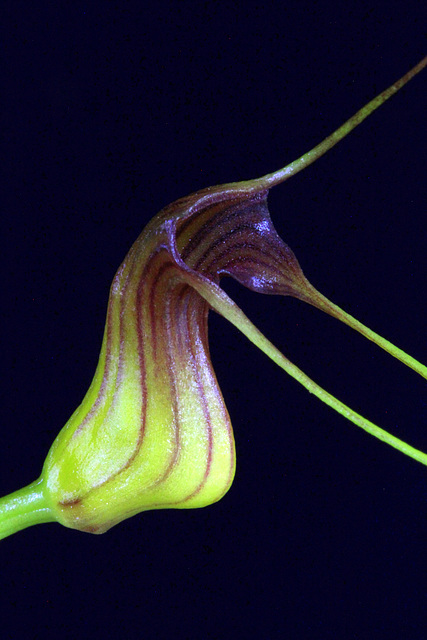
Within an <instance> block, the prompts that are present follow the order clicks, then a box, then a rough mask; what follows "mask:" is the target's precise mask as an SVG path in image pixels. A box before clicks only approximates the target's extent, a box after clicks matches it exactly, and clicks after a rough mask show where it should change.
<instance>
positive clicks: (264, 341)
mask: <svg viewBox="0 0 427 640" xmlns="http://www.w3.org/2000/svg"><path fill="white" fill-rule="evenodd" d="M192 284H193V286H194V287H195V288H196V289H197V290H198V291H199V293H200V294H201V295H202V296H203V297H204V298H205V300H206V301H207V302H208V303H209V304H210V305H211V307H212V308H213V309H215V311H217V312H218V313H220V314H221V315H222V316H223V317H224V318H226V319H227V320H229V322H231V323H232V324H233V325H234V326H235V327H237V329H239V331H241V332H242V333H243V334H244V335H245V336H246V337H247V338H249V340H250V341H251V342H253V343H254V344H255V345H256V346H257V347H258V348H259V349H261V351H263V352H264V353H265V354H266V355H267V356H268V357H269V358H271V360H273V361H274V362H275V363H276V364H277V365H279V367H281V368H282V369H284V371H286V372H287V373H288V374H289V375H291V376H292V377H293V378H295V380H297V381H298V382H299V383H300V384H302V385H303V386H304V387H305V388H306V389H307V390H308V391H309V392H310V393H312V394H314V395H315V396H317V397H318V398H319V400H322V402H325V403H326V404H327V405H329V406H330V407H331V408H332V409H335V411H337V412H338V413H340V414H341V415H342V416H344V417H345V418H347V420H350V421H351V422H353V423H354V424H355V425H357V426H358V427H361V428H362V429H364V430H365V431H367V432H368V433H370V434H371V435H373V436H375V437H376V438H379V439H380V440H382V441H383V442H386V443H387V444H389V445H390V446H391V447H394V448H395V449H398V450H399V451H401V452H402V453H404V454H405V455H407V456H410V457H411V458H414V460H417V461H418V462H421V463H422V464H424V465H426V466H427V454H425V453H423V452H422V451H419V450H418V449H415V448H414V447H411V445H409V444H407V443H406V442H404V441H403V440H400V439H399V438H396V437H395V436H393V435H391V434H390V433H388V432H387V431H385V430H384V429H381V427H378V426H377V425H376V424H374V423H373V422H371V421H370V420H368V419H367V418H364V417H363V416H361V415H360V414H358V413H357V412H356V411H353V409H351V408H350V407H348V406H347V405H345V404H344V403H343V402H341V401H340V400H338V399H337V398H335V396H333V395H331V394H330V393H328V391H325V389H323V388H322V387H320V386H319V385H318V384H317V383H316V382H314V380H312V379H311V378H310V377H309V376H307V375H306V374H305V373H304V372H303V371H301V369H299V368H298V367H297V366H296V365H294V364H293V363H292V362H290V360H288V359H287V358H286V357H285V356H284V355H283V354H282V353H281V352H280V351H279V350H278V349H277V348H276V347H275V346H274V345H273V344H272V343H271V342H270V340H268V338H266V337H265V336H264V334H263V333H261V331H260V330H259V329H258V328H257V327H256V326H255V325H254V324H253V323H252V322H251V321H250V320H249V318H248V317H247V316H246V315H245V314H244V313H243V311H242V310H241V309H240V308H239V307H238V306H237V305H236V304H235V302H233V300H232V299H231V298H229V297H228V295H227V294H226V293H225V292H224V291H223V290H222V289H220V287H217V286H216V285H214V284H213V283H210V282H209V283H208V282H207V281H204V280H203V279H202V278H200V279H199V281H198V283H197V284H196V283H195V281H194V279H193V281H192ZM328 302H329V301H328ZM350 318H351V316H350ZM355 322H357V321H355ZM360 326H361V327H363V325H360ZM363 329H364V330H365V329H366V330H367V331H370V330H369V329H367V328H366V327H363ZM358 330H359V329H358ZM370 333H371V334H373V335H375V336H377V334H374V332H370ZM378 338H380V336H378ZM370 339H373V338H372V336H371V337H370ZM381 341H383V342H384V343H387V345H390V347H391V348H390V349H386V351H389V352H390V353H391V354H392V355H395V353H393V350H397V351H398V352H399V353H400V354H403V355H404V356H406V354H404V352H403V351H401V350H400V349H397V347H394V345H392V344H391V343H389V342H388V341H386V340H384V339H383V338H381ZM380 346H383V348H385V347H386V345H385V344H383V345H380ZM406 358H409V359H410V360H412V359H411V358H410V356H406ZM399 359H401V360H402V361H403V362H405V360H404V359H403V357H401V358H399ZM414 362H416V361H414ZM405 364H407V362H405ZM417 364H419V363H417ZM408 366H411V365H410V364H409V365H408ZM420 366H421V367H422V366H423V365H420ZM421 375H423V374H422V373H421Z"/></svg>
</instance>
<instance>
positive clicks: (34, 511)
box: [0, 478, 55, 540]
mask: <svg viewBox="0 0 427 640" xmlns="http://www.w3.org/2000/svg"><path fill="white" fill-rule="evenodd" d="M43 489H44V480H43V479H42V478H39V479H38V480H36V481H35V482H32V483H31V484H29V485H28V486H26V487H24V488H23V489H19V490H18V491H15V492H14V493H11V494H9V495H8V496H5V497H4V498H1V499H0V540H2V539H3V538H6V537H7V536H10V535H12V534H13V533H16V532H17V531H21V530H22V529H26V528H27V527H31V526H32V525H34V524H41V523H43V522H54V520H55V518H54V517H53V516H52V512H51V510H50V509H49V507H48V505H47V502H46V498H45V496H44V491H43Z"/></svg>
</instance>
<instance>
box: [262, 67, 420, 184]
mask: <svg viewBox="0 0 427 640" xmlns="http://www.w3.org/2000/svg"><path fill="white" fill-rule="evenodd" d="M426 66H427V56H426V57H425V58H423V59H422V60H420V62H419V63H418V64H417V65H415V67H412V69H410V70H409V71H408V72H407V73H405V75H404V76H402V77H401V78H399V80H397V81H396V82H395V83H394V84H392V85H391V86H390V87H388V88H387V89H385V90H384V91H382V92H381V93H380V94H379V95H378V96H376V98H374V99H373V100H371V101H370V102H368V104H366V105H365V106H364V107H362V108H361V109H359V111H357V113H355V114H354V115H353V116H352V117H351V118H349V119H348V120H346V122H344V124H342V125H341V126H340V127H339V128H338V129H337V130H336V131H334V132H333V133H331V135H329V136H328V137H327V138H325V139H324V140H322V142H320V143H319V144H318V145H316V146H315V147H314V148H313V149H311V150H310V151H307V153H304V155H302V156H300V157H299V158H297V160H294V161H293V162H291V163H290V164H288V165H286V167H283V168H282V169H279V170H278V171H274V172H273V173H268V174H267V175H265V176H263V177H262V178H258V179H257V181H256V182H259V183H262V184H265V187H266V188H268V189H270V188H271V187H273V186H275V185H276V184H280V183H281V182H284V181H285V180H288V178H290V177H291V176H294V175H295V174H296V173H299V171H302V170H303V169H305V168H306V167H308V166H309V165H310V164H312V163H313V162H315V161H316V160H317V159H318V158H320V157H321V156H323V154H325V153H326V152H327V151H329V149H332V147H334V146H335V145H336V144H337V143H338V142H340V140H342V139H343V138H345V137H346V136H347V135H348V134H349V133H350V132H351V131H353V129H355V128H356V127H357V126H358V125H359V124H360V123H361V122H363V121H364V120H365V119H366V118H367V117H368V116H370V115H371V113H373V112H374V111H375V110H376V109H378V107H380V106H381V105H382V104H384V102H385V101H386V100H388V99H389V98H391V96H393V95H394V94H395V93H397V92H398V91H399V89H401V88H402V87H403V86H404V85H405V84H406V83H407V82H409V80H411V78H413V77H414V76H415V75H417V73H419V72H420V71H422V69H424V67H426Z"/></svg>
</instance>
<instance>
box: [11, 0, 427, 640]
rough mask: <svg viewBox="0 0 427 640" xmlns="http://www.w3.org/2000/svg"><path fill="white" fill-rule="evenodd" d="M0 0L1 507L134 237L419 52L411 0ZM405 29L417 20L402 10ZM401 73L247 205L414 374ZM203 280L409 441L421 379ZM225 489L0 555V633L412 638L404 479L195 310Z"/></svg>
mask: <svg viewBox="0 0 427 640" xmlns="http://www.w3.org/2000/svg"><path fill="white" fill-rule="evenodd" d="M295 4H296V6H297V8H295V9H292V8H289V4H288V3H282V2H276V3H261V2H260V3H251V2H249V3H248V2H245V3H243V2H242V3H235V2H226V3H222V2H217V3H216V2H215V3H214V2H207V3H203V2H197V3H196V2H163V1H160V2H156V3H148V2H120V3H116V2H99V1H97V0H96V1H92V2H72V3H71V2H59V3H48V2H39V3H29V2H6V3H3V5H2V6H3V8H4V14H3V16H4V20H3V28H5V31H6V37H5V38H3V42H4V45H3V47H4V53H5V64H3V63H2V68H3V70H2V75H3V79H4V86H5V89H6V90H5V91H4V92H3V107H2V111H3V115H2V147H3V152H2V156H3V162H2V170H1V174H2V179H3V180H4V187H5V189H4V194H5V196H4V197H3V205H2V209H3V214H2V221H1V247H2V250H1V259H2V270H1V274H2V276H1V277H2V313H1V318H2V321H1V322H2V331H1V334H0V335H1V354H2V358H1V367H2V371H1V376H2V385H1V394H2V399H1V405H0V406H1V417H0V424H1V447H0V456H1V460H0V471H1V480H0V482H1V484H0V486H1V492H2V493H3V494H6V493H8V492H10V491H13V490H15V489H17V488H19V487H21V486H23V485H25V484H27V483H29V482H31V481H32V480H34V479H35V478H36V477H38V475H39V473H40V470H41V466H42V463H43V460H44V458H45V455H46V453H47V451H48V449H49V447H50V444H51V442H52V441H53V439H54V438H55V436H56V434H57V432H58V431H59V429H60V427H61V426H62V425H63V424H64V423H65V422H66V420H67V418H68V417H69V415H70V414H71V413H72V411H73V410H74V409H75V407H76V406H77V404H78V403H79V402H80V401H81V399H82V397H83V395H84V393H85V391H86V390H87V388H88V385H89V383H90V381H91V377H92V375H93V372H94V370H95V366H96V362H97V358H98V353H99V348H100V343H101V337H102V331H103V325H104V320H105V309H106V302H107V296H108V289H109V285H110V282H111V280H112V277H113V275H114V273H115V270H116V268H117V267H118V265H119V264H120V262H121V261H122V259H123V257H124V255H125V254H126V252H127V250H128V249H129V247H130V245H131V244H132V242H133V241H134V240H135V238H136V237H137V235H138V234H139V232H140V231H141V229H142V228H143V227H144V225H145V224H146V223H147V222H148V220H149V219H150V218H151V217H152V216H153V215H154V214H155V213H156V212H157V211H158V210H159V209H160V208H162V207H163V206H164V205H166V204H168V203H169V202H171V201H173V200H175V199H176V198H178V197H180V196H183V195H186V194H187V193H190V192H192V191H195V190H196V189H198V188H201V187H204V186H208V185H212V184H218V183H223V182H229V181H235V180H243V179H247V178H252V177H257V176H260V175H263V174H265V173H267V172H270V171H272V170H275V169H277V168H278V167H281V166H283V165H285V164H287V163H288V162H290V161H291V160H294V159H295V158H296V157H298V156H299V155H300V154H302V153H303V152H305V151H307V150H309V149H310V148H312V147H313V146H314V145H315V144H316V143H317V142H319V141H320V140H321V139H323V138H324V137H325V136H326V135H327V134H329V133H330V132H331V131H333V130H334V129H335V128H336V127H338V126H339V125H340V124H341V123H342V122H343V121H344V120H345V119H346V118H348V117H349V116H351V115H352V114H353V113H354V112H355V111H356V110H357V109H358V108H360V107H361V106H362V105H364V104H365V103H366V102H367V101H368V100H369V99H371V98H372V97H373V96H375V95H376V94H377V93H379V92H380V91H381V90H382V89H384V88H385V87H387V86H388V85H390V84H391V83H392V82H394V81H395V80H396V79H397V78H399V77H400V76H401V75H403V74H404V73H405V72H406V71H407V70H408V69H409V68H410V67H412V66H413V65H415V64H416V63H417V62H418V61H419V59H421V58H422V56H423V55H424V54H425V51H424V46H425V42H424V38H423V35H424V26H425V20H424V19H423V15H422V13H421V9H420V7H421V4H422V3H411V2H397V3H395V2H391V3H390V2H387V3H385V2H379V3H373V5H372V4H371V3H365V2H357V3H349V2H346V3H341V4H340V5H339V6H335V5H334V4H332V3H327V2H324V3H322V2H312V3H304V2H302V3H301V2H299V3H295ZM424 18H425V16H424ZM424 94H425V74H424V76H423V75H420V76H418V77H417V78H416V79H414V80H413V81H412V82H411V83H410V84H409V85H407V87H405V88H404V89H403V90H402V91H401V92H400V93H399V94H398V95H397V96H395V97H394V98H393V99H392V100H391V101H390V102H388V103H387V104H386V105H385V106H383V107H382V108H381V109H380V110H379V111H378V112H376V113H375V114H374V115H373V116H371V117H370V118H369V120H368V121H367V122H366V123H364V124H363V125H362V126H361V127H360V129H358V130H356V131H355V132H354V133H353V134H352V135H351V136H350V137H349V138H347V139H346V140H345V141H344V142H342V143H340V145H339V146H338V147H336V148H335V149H334V150H333V151H331V152H330V153H329V154H328V155H327V156H325V157H324V158H323V159H321V160H320V161H319V162H317V163H316V164H315V165H313V166H312V167H311V168H309V169H308V170H307V171H305V172H302V173H301V174H299V175H298V176H296V177H295V178H294V179H292V180H291V181H289V182H287V183H286V184H285V185H282V186H279V187H277V188H276V189H275V190H274V191H273V192H272V193H271V195H270V211H271V215H272V218H273V220H274V223H275V226H276V228H277V230H278V232H279V234H280V235H281V236H282V237H283V239H284V240H285V241H286V242H287V243H288V244H289V245H290V246H291V247H292V248H293V250H294V251H295V253H296V255H297V257H298V258H299V261H300V263H301V265H302V267H303V269H304V271H305V273H306V275H307V277H308V278H309V279H310V280H311V281H312V283H313V284H314V285H315V286H316V287H318V288H319V289H320V291H322V292H323V293H324V294H325V295H327V296H328V297H330V298H331V299H332V300H333V301H334V302H336V303H337V304H339V305H340V306H342V307H343V308H344V309H346V310H347V311H348V312H350V313H351V314H353V315H354V316H356V317H357V318H358V319H359V320H361V321H362V322H364V323H365V324H367V325H368V326H369V327H371V328H372V329H374V330H376V331H378V332H379V333H380V334H382V335H384V336H385V337H386V338H388V339H389V340H391V341H392V342H394V343H395V344H397V345H398V346H400V347H401V348H403V349H404V350H406V351H407V352H409V353H410V354H411V355H414V356H415V357H417V358H418V359H419V360H421V361H423V362H426V361H427V345H426V340H425V317H426V305H425V273H426V266H427V264H426V263H427V261H426V251H425V249H426V225H425V220H424V218H423V217H422V215H423V213H424V210H425V180H423V175H424V171H423V166H422V164H423V160H424V150H425V136H423V135H422V134H423V133H424V129H423V127H424V122H425V118H424V115H425V113H424V111H425V101H423V97H424ZM224 288H225V289H226V290H227V292H228V293H229V294H230V295H232V297H233V298H234V299H235V300H236V301H237V302H238V303H239V304H240V305H241V307H242V308H243V309H244V311H245V312H246V313H247V315H249V317H250V318H251V319H252V320H253V321H254V322H255V323H256V324H257V325H258V326H259V327H260V328H261V329H262V330H263V331H264V332H265V334H266V335H267V336H268V337H269V338H270V339H272V340H273V342H275V343H276V345H277V346H278V347H279V348H281V349H282V350H283V351H284V352H285V354H286V355H287V356H288V357H289V358H290V359H291V360H292V361H294V362H295V363H296V364H298V365H299V366H300V367H301V368H302V369H303V370H304V371H306V372H307V373H308V374H309V375H311V376H312V377H313V378H314V379H315V380H316V381H318V382H319V383H320V384H321V385H322V386H324V387H325V388H326V389H328V390H329V391H331V392H332V393H335V394H336V395H337V396H338V397H339V398H340V399H342V400H343V401H345V402H347V403H348V404H349V405H350V406H352V407H353V408H354V409H356V410H358V411H360V412H361V413H362V414H363V415H366V416H367V417H368V418H370V419H371V420H373V421H374V422H377V423H379V424H380V425H381V426H383V427H384V428H387V429H389V430H390V431H391V432H393V433H394V434H395V435H397V436H399V437H401V438H403V439H404V440H408V441H409V442H410V443H412V444H414V445H415V446H417V447H419V448H421V449H424V450H426V449H427V435H426V433H425V427H426V422H427V408H426V392H425V383H423V381H422V380H421V378H419V377H418V376H417V375H416V374H415V373H413V372H412V371H411V370H409V369H406V368H405V367H404V366H403V365H401V364H400V363H398V362H397V361H395V360H394V359H393V358H391V357H390V356H388V355H386V354H383V352H381V350H379V349H378V348H377V347H375V346H374V345H372V344H370V343H369V342H368V341H366V340H364V339H363V338H362V337H360V336H359V335H357V334H354V333H353V332H352V331H351V330H349V329H347V328H346V327H344V326H341V325H340V323H339V322H337V321H336V320H333V319H331V318H328V317H326V316H324V315H323V314H321V313H320V312H318V311H316V310H315V309H312V308H311V307H309V306H306V305H303V304H302V303H300V302H298V301H296V300H293V299H290V298H284V299H280V298H277V297H266V296H260V295H257V294H255V293H252V292H250V291H246V290H243V289H242V288H241V287H240V286H238V285H236V284H235V283H233V282H231V281H230V282H225V281H224ZM210 323H211V329H210V338H211V339H210V342H211V350H212V358H213V361H214V365H215V369H216V371H217V375H218V378H219V380H220V383H221V387H222V390H223V393H224V396H225V399H226V401H227V405H228V408H229V411H230V414H231V417H232V420H233V425H234V430H235V438H236V446H237V474H236V478H235V481H234V484H233V486H232V488H231V490H230V491H229V493H228V494H227V495H226V497H225V498H224V499H223V500H222V501H221V502H219V503H218V504H216V505H213V506H211V507H208V508H206V509H201V510H191V511H157V512H156V511H153V512H146V513H144V514H141V515H139V516H136V517H134V518H132V519H131V520H128V521H126V522H124V523H122V524H120V525H118V526H117V527H116V528H114V529H112V530H111V531H109V532H108V533H106V534H105V535H103V536H91V535H88V534H83V533H79V532H76V531H72V530H68V529H65V528H61V527H59V526H58V525H54V524H50V525H42V526H38V527H33V528H30V529H27V530H25V531H23V532H20V533H18V534H17V535H15V536H13V537H11V538H8V539H6V540H4V541H2V542H1V545H0V563H1V565H0V566H1V573H2V592H1V596H0V598H1V602H2V605H1V606H2V615H1V620H2V622H1V628H2V637H4V638H8V639H9V638H10V639H12V638H13V639H15V638H43V639H46V638H57V637H66V638H76V637H79V638H89V637H91V638H92V637H103V638H130V639H137V638H138V639H139V638H163V637H168V638H169V637H174V638H190V639H192V638H197V639H199V638H236V637H241V638H254V637H260V638H290V639H293V638H316V639H317V638H321V639H329V638H331V639H332V638H334V639H336V638H345V639H346V638H357V639H363V640H364V639H366V638H380V639H382V638H393V637H398V638H405V639H410V640H412V639H418V638H420V639H421V638H425V637H426V635H425V634H426V632H425V629H426V614H425V611H426V610H427V582H426V566H427V554H426V553H425V540H426V529H427V520H426V510H425V489H426V486H427V475H426V469H425V468H424V467H422V466H421V465H420V464H418V463H416V462H414V461H413V460H411V459H409V458H406V457H405V456H403V455H402V454H400V453H399V452H397V451H395V450H392V449H391V448H389V447H387V446H386V445H384V444H382V443H380V442H378V441H376V440H375V439H374V438H372V437H370V436H368V435H366V434H365V433H363V432H362V431H361V430H359V429H357V428H356V427H354V426H353V425H351V424H350V423H348V422H346V421H345V420H344V418H342V417H341V416H339V415H336V414H335V413H334V412H333V411H332V410H330V409H329V408H328V407H326V406H324V405H322V404H321V403H320V402H319V401H318V400H316V399H315V398H313V397H311V396H310V395H309V394H308V393H307V392H306V391H305V390H304V389H303V388H302V387H300V386H299V385H298V384H297V383H296V382H294V381H293V380H292V379H290V378H289V377H288V376H286V374H285V373H284V372H282V371H281V370H280V369H278V368H277V367H276V366H275V365H274V364H273V363H272V362H270V361H269V360H268V359H267V358H266V356H264V355H263V354H262V353H260V352H259V351H257V350H256V349H255V348H254V347H253V346H252V345H251V344H250V343H249V342H248V341H247V340H246V339H245V338H244V337H243V336H241V335H240V334H239V333H238V332H237V331H236V330H235V329H234V328H233V327H232V326H231V325H229V324H228V323H227V322H225V321H224V320H222V319H221V318H219V317H218V316H216V315H215V314H211V318H210Z"/></svg>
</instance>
